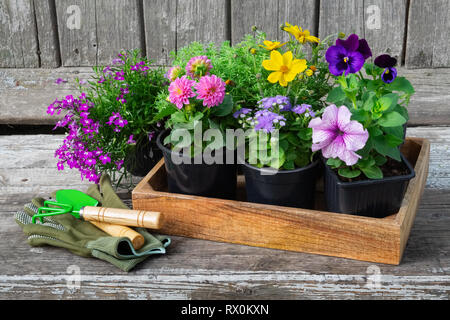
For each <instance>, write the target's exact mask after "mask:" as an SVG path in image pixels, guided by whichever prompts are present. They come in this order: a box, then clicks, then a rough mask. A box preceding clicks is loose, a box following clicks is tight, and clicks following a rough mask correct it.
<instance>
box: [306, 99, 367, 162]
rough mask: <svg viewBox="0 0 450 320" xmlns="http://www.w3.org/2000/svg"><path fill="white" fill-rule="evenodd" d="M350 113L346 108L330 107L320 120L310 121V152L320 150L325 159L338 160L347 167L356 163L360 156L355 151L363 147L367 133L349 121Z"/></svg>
mask: <svg viewBox="0 0 450 320" xmlns="http://www.w3.org/2000/svg"><path fill="white" fill-rule="evenodd" d="M351 117H352V113H351V112H350V110H349V109H348V108H347V107H346V106H342V107H340V108H337V107H336V106H335V105H331V106H329V107H327V108H326V109H325V112H324V114H323V116H322V118H315V119H313V120H311V122H310V124H309V127H310V128H312V129H313V137H312V138H313V146H312V151H313V152H316V151H319V150H322V155H323V156H324V157H325V158H326V159H334V158H339V159H341V160H342V161H344V162H345V163H346V164H347V165H348V166H353V165H355V164H356V163H358V160H359V159H361V156H360V155H358V154H357V153H356V151H358V150H361V149H363V148H364V147H365V145H366V143H367V140H368V139H369V132H368V131H367V130H365V129H364V127H363V125H362V124H361V123H359V122H358V121H351V120H350V119H351Z"/></svg>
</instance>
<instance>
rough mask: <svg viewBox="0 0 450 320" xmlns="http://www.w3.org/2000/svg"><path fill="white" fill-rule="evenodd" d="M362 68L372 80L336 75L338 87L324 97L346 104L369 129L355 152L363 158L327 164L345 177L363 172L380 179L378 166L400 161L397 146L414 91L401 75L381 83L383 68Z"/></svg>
mask: <svg viewBox="0 0 450 320" xmlns="http://www.w3.org/2000/svg"><path fill="white" fill-rule="evenodd" d="M364 70H365V72H366V74H367V75H368V76H370V77H372V79H367V78H364V76H363V75H362V74H361V73H360V74H359V75H357V74H349V75H348V76H340V77H337V78H336V83H337V84H338V86H337V87H335V88H333V90H331V92H330V93H329V95H328V98H327V101H328V102H330V103H334V104H336V105H338V106H340V105H345V106H347V107H348V108H349V109H350V111H351V112H352V120H355V121H358V122H360V123H362V124H363V125H364V128H366V129H367V130H368V131H369V140H368V141H367V144H366V146H365V148H364V149H362V150H360V151H358V152H357V153H358V154H359V155H360V156H361V157H362V159H361V160H360V161H358V163H357V164H356V165H354V166H352V167H348V166H346V165H345V163H343V162H342V161H340V160H338V159H330V160H329V161H328V165H329V166H330V167H332V168H334V169H338V170H339V175H341V176H342V177H345V178H349V179H354V178H356V177H359V176H360V174H361V173H363V174H364V175H365V176H366V177H367V178H368V179H382V178H383V172H382V170H381V169H380V167H381V166H383V165H384V164H385V163H386V162H387V158H391V159H394V160H396V161H401V154H400V150H399V146H400V145H401V144H402V143H403V142H404V136H405V128H404V125H405V124H406V122H407V121H408V119H409V116H408V111H407V109H406V107H407V105H408V104H409V101H410V98H411V96H412V95H413V94H414V93H415V91H414V88H413V86H412V85H411V83H410V82H409V81H408V80H407V79H406V78H404V77H397V78H396V79H395V80H394V82H392V83H391V84H386V83H384V82H383V81H382V80H381V75H382V73H383V69H381V68H378V67H377V66H375V65H373V64H371V63H366V64H365V66H364Z"/></svg>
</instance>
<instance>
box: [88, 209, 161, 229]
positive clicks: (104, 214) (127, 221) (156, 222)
mask: <svg viewBox="0 0 450 320" xmlns="http://www.w3.org/2000/svg"><path fill="white" fill-rule="evenodd" d="M80 214H81V215H82V217H83V219H84V220H86V221H98V222H106V223H111V224H117V225H119V226H129V227H141V228H147V229H160V228H161V227H162V222H163V221H162V214H161V213H159V212H150V211H138V210H127V209H113V208H101V207H85V208H83V210H82V212H80Z"/></svg>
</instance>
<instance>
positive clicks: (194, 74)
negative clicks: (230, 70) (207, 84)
mask: <svg viewBox="0 0 450 320" xmlns="http://www.w3.org/2000/svg"><path fill="white" fill-rule="evenodd" d="M212 67H213V66H212V64H211V60H209V59H208V57H207V56H198V57H194V58H192V59H191V60H189V62H188V64H187V66H186V73H187V75H188V76H190V77H191V78H192V79H194V78H200V77H203V76H209V72H210V71H211V69H212Z"/></svg>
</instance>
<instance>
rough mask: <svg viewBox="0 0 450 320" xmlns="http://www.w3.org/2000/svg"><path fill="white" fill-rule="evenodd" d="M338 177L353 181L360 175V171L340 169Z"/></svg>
mask: <svg viewBox="0 0 450 320" xmlns="http://www.w3.org/2000/svg"><path fill="white" fill-rule="evenodd" d="M339 175H340V176H342V177H345V178H348V179H354V178H357V177H359V176H360V175H361V171H360V170H358V169H355V170H353V169H351V168H342V169H339Z"/></svg>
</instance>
